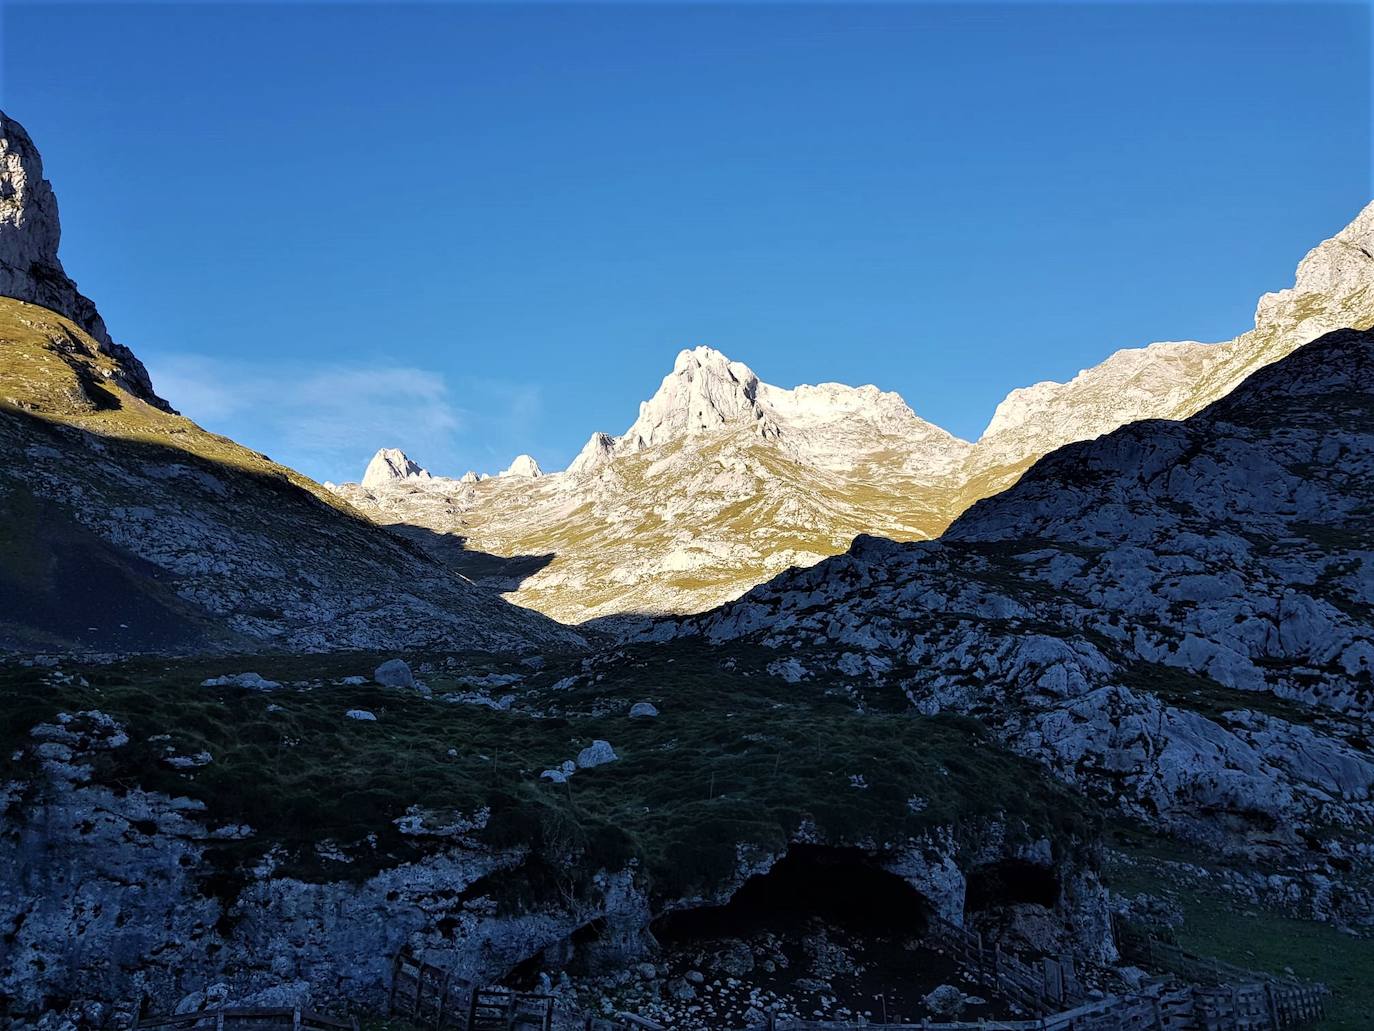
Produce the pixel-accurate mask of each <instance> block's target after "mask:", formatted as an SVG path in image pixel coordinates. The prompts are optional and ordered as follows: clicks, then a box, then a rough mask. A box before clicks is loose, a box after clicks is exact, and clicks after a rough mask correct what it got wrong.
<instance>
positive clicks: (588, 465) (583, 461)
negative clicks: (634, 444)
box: [568, 432, 615, 476]
mask: <svg viewBox="0 0 1374 1031" xmlns="http://www.w3.org/2000/svg"><path fill="white" fill-rule="evenodd" d="M614 453H615V438H614V437H612V436H611V435H610V434H609V433H600V432H597V433H593V434H592V435H591V437H590V438H588V440H587V443H586V444H584V445H582V450H581V451H579V452H578V453H577V457H576V458H574V459H573V460H572V463H571V464H570V465H569V466H568V472H569V473H571V474H572V475H574V476H578V475H581V474H582V473H589V472H591V471H592V470H593V469H596V468H598V467H600V466H601V465H603V464H604V463H606V462H608V461H610V459H611V456H612V455H613V454H614Z"/></svg>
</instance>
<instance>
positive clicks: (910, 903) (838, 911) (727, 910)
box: [651, 845, 931, 945]
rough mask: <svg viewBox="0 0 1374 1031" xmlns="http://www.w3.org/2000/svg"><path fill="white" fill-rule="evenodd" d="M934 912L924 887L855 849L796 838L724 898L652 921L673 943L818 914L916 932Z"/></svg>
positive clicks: (890, 931)
mask: <svg viewBox="0 0 1374 1031" xmlns="http://www.w3.org/2000/svg"><path fill="white" fill-rule="evenodd" d="M930 913H931V905H930V902H929V901H928V900H927V899H926V897H925V896H924V895H922V894H921V893H920V892H918V891H917V890H916V889H915V888H913V887H912V886H911V885H909V884H908V883H907V882H906V881H904V880H902V878H900V877H898V876H897V875H896V874H893V873H889V872H888V871H886V870H884V869H882V868H881V867H879V866H877V865H875V864H874V862H873V861H872V860H871V859H870V858H868V857H867V856H865V855H864V854H863V853H862V852H859V851H857V850H856V849H844V848H827V847H822V846H818V845H793V846H792V847H791V848H790V849H788V851H787V854H786V855H785V856H783V857H782V858H781V859H779V860H778V861H777V862H776V863H774V864H773V866H772V867H771V868H770V869H769V870H768V871H767V873H763V874H759V875H758V876H755V877H751V878H749V879H748V880H747V881H745V882H744V884H743V885H742V886H741V887H740V889H739V890H738V891H737V892H735V894H734V895H733V896H731V898H730V901H729V902H727V903H725V904H724V905H721V906H703V907H701V908H698V909H685V910H678V911H676V912H672V913H667V914H665V915H664V916H661V917H659V918H658V919H657V920H655V921H654V922H653V924H652V925H651V929H652V931H653V933H654V937H655V938H657V939H658V940H659V941H660V942H662V943H663V944H665V945H667V944H670V943H673V942H681V941H686V940H691V939H699V938H720V937H730V938H737V937H741V936H742V935H747V934H749V933H752V932H755V931H759V930H785V929H793V928H796V927H798V926H801V925H804V924H806V923H808V922H810V921H814V920H816V919H820V920H822V921H824V922H825V923H827V924H829V925H832V926H835V927H838V928H843V929H844V930H846V931H849V932H851V933H855V934H861V935H868V936H873V935H884V936H900V937H905V938H918V937H920V936H921V935H922V934H924V933H925V929H926V922H927V920H928V919H929V916H930Z"/></svg>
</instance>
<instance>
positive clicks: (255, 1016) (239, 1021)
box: [134, 1006, 358, 1031]
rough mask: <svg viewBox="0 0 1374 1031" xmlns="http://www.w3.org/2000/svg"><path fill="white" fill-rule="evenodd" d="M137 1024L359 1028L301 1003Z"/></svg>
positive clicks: (169, 1028)
mask: <svg viewBox="0 0 1374 1031" xmlns="http://www.w3.org/2000/svg"><path fill="white" fill-rule="evenodd" d="M134 1027H135V1028H137V1029H139V1031H143V1029H144V1028H161V1029H163V1031H202V1029H204V1031H210V1029H213V1031H274V1029H278V1028H291V1029H292V1031H358V1021H357V1019H356V1018H353V1017H349V1018H347V1019H341V1018H339V1017H330V1016H326V1015H325V1014H323V1013H316V1012H315V1011H314V1010H309V1009H304V1008H302V1007H300V1006H296V1007H293V1008H291V1009H260V1008H248V1007H217V1008H215V1009H205V1010H197V1011H196V1012H194V1013H173V1014H170V1015H168V1016H162V1017H144V1018H142V1019H141V1020H138V1021H136V1022H135V1023H134Z"/></svg>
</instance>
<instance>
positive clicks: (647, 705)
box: [630, 702, 658, 720]
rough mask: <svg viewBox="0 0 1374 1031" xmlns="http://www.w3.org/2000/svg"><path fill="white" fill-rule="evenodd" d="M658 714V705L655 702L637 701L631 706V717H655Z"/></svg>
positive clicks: (638, 718) (639, 718)
mask: <svg viewBox="0 0 1374 1031" xmlns="http://www.w3.org/2000/svg"><path fill="white" fill-rule="evenodd" d="M657 715H658V706H656V705H655V704H654V703H653V702H635V703H634V705H632V706H630V719H632V720H641V719H653V718H654V717H655V716H657Z"/></svg>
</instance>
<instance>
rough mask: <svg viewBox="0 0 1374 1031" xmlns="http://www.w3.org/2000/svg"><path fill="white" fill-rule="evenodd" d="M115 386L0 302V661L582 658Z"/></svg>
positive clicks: (50, 316)
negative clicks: (21, 651)
mask: <svg viewBox="0 0 1374 1031" xmlns="http://www.w3.org/2000/svg"><path fill="white" fill-rule="evenodd" d="M119 373H120V369H119V366H118V364H117V363H116V361H115V360H114V359H113V358H111V357H110V356H108V355H106V354H104V353H103V352H101V350H100V349H99V348H98V347H97V346H96V343H95V341H94V340H93V339H92V338H91V337H90V336H88V335H87V334H86V333H85V332H83V331H82V330H81V329H79V328H78V327H77V326H76V325H75V324H74V323H72V322H71V321H69V320H68V319H65V318H63V317H62V316H60V315H57V314H55V313H53V312H50V311H47V310H46V309H43V308H39V307H36V306H34V305H31V304H27V303H24V302H22V301H17V300H14V299H12V298H0V454H3V455H4V457H5V461H4V463H3V466H0V516H3V518H2V519H0V602H3V604H0V645H3V646H5V647H10V648H37V649H44V648H76V649H80V650H84V651H87V652H106V653H119V652H132V651H162V650H177V651H206V650H212V651H213V650H223V649H226V648H229V649H236V650H240V651H242V650H250V649H253V648H255V647H263V646H267V645H275V646H277V647H282V648H292V649H304V650H319V649H326V648H339V647H350V646H351V647H366V646H369V645H376V644H380V643H382V642H386V643H388V644H392V643H395V644H402V643H409V644H412V645H421V644H424V645H431V646H436V647H467V646H478V647H487V648H492V647H495V648H511V649H521V648H538V647H547V646H550V645H552V646H563V647H567V646H572V647H576V646H578V645H579V643H580V642H579V639H578V638H577V637H575V636H574V635H572V634H570V633H568V632H566V631H564V630H562V629H561V628H559V627H558V626H557V625H556V624H553V623H552V622H550V621H548V620H546V619H543V618H542V617H539V616H536V615H533V614H531V613H528V612H526V611H524V610H521V609H516V608H514V607H513V606H509V605H507V604H505V603H503V602H501V601H500V600H498V599H495V598H493V597H491V595H489V594H488V593H486V592H483V591H479V590H477V589H476V588H474V587H473V586H472V585H471V584H469V583H468V582H466V581H465V580H463V579H462V578H461V577H459V576H455V575H454V574H453V573H452V572H450V571H449V570H447V569H445V568H443V567H441V566H439V565H437V564H436V563H434V562H432V561H431V560H429V559H428V558H427V557H425V555H424V554H423V552H421V551H420V550H418V549H416V548H415V547H414V546H412V545H410V544H407V543H405V542H403V541H400V540H398V539H396V538H395V537H394V536H392V535H391V534H389V533H387V532H385V531H383V530H381V529H379V528H377V527H375V526H374V525H373V524H372V523H371V522H369V521H368V520H367V519H366V518H365V517H363V516H361V515H360V514H358V513H357V512H355V511H353V510H352V509H350V508H349V507H348V506H347V505H346V504H345V503H343V502H342V501H340V500H339V499H338V498H337V497H336V496H334V495H332V494H330V493H329V492H327V491H325V490H323V488H321V487H319V486H318V485H317V484H315V483H313V482H312V481H310V480H309V479H307V478H306V477H304V476H301V475H300V474H299V473H295V472H293V471H291V470H289V469H286V468H284V467H283V466H279V465H277V464H276V463H274V462H272V461H271V460H270V459H269V458H267V457H266V456H264V455H260V454H257V453H255V452H253V451H250V450H248V449H247V448H243V447H240V446H239V445H237V444H235V443H234V442H233V441H231V440H228V439H226V438H224V437H219V436H216V435H214V434H211V433H207V432H205V431H204V430H202V429H201V428H200V427H198V426H197V425H195V423H193V422H191V421H190V420H188V419H185V418H182V417H180V416H177V415H173V414H170V413H168V412H165V411H162V410H160V409H158V408H155V407H153V406H151V405H149V404H148V403H146V402H144V401H142V400H140V399H139V398H137V397H135V396H134V395H132V394H130V393H129V392H128V391H127V390H125V389H124V388H123V387H122V386H120V375H119Z"/></svg>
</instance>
